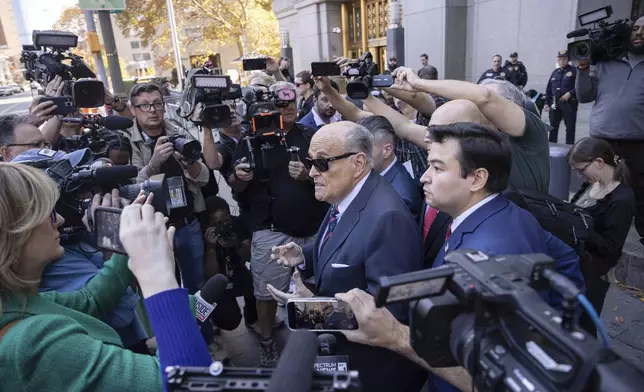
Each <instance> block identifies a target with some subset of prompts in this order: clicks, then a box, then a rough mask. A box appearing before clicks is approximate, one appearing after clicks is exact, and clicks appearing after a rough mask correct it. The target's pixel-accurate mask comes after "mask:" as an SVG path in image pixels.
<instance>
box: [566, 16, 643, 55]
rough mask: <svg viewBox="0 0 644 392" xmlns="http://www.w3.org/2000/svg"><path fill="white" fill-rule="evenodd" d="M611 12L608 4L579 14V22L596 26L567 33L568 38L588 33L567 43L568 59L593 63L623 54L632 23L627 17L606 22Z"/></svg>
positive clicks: (626, 46) (626, 48) (583, 24)
mask: <svg viewBox="0 0 644 392" xmlns="http://www.w3.org/2000/svg"><path fill="white" fill-rule="evenodd" d="M612 14H613V7H612V6H610V5H609V6H606V7H602V8H598V9H596V10H593V11H590V12H587V13H585V14H582V15H579V17H578V18H579V22H580V24H581V25H582V26H586V25H589V24H591V23H593V24H596V25H597V27H595V28H593V29H586V28H582V29H579V30H575V31H572V32H570V33H568V35H567V37H568V38H575V37H583V36H586V35H588V39H584V40H579V41H575V42H571V43H569V44H568V58H569V59H570V60H588V61H590V63H591V64H593V65H594V64H597V62H598V61H602V60H610V59H616V58H620V57H622V56H624V54H625V53H626V51H627V50H628V43H629V40H630V37H631V31H632V29H633V24H632V23H631V21H630V20H628V19H620V20H617V21H615V22H613V23H608V22H607V21H606V19H608V18H609V17H610V16H611V15H612Z"/></svg>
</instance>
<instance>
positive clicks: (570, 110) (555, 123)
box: [548, 101, 579, 144]
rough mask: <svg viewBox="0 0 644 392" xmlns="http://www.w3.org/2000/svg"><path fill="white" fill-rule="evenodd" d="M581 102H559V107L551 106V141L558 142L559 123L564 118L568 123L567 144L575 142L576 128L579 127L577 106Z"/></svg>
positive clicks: (565, 122)
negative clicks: (553, 107)
mask: <svg viewBox="0 0 644 392" xmlns="http://www.w3.org/2000/svg"><path fill="white" fill-rule="evenodd" d="M578 107H579V103H577V101H574V102H571V101H568V102H557V108H556V109H554V110H553V109H552V107H551V108H550V112H549V113H548V115H549V116H550V126H551V127H552V130H551V131H550V138H549V140H550V142H551V143H557V137H558V136H559V124H561V119H563V121H564V124H566V144H575V130H576V128H577V108H578Z"/></svg>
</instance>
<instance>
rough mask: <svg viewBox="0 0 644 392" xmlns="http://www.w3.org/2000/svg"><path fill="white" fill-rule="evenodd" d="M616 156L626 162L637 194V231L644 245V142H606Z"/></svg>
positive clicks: (634, 191)
mask: <svg viewBox="0 0 644 392" xmlns="http://www.w3.org/2000/svg"><path fill="white" fill-rule="evenodd" d="M606 141H607V142H609V143H610V144H611V146H613V150H614V151H615V154H617V155H619V156H620V158H623V159H624V160H625V161H626V166H628V169H629V171H630V172H631V182H630V186H631V188H633V193H635V229H636V230H637V233H638V234H639V236H640V242H641V243H642V244H644V140H606Z"/></svg>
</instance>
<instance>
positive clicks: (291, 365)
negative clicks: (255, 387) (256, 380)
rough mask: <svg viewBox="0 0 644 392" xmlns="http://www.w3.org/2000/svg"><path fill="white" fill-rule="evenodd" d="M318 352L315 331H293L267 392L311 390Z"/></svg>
mask: <svg viewBox="0 0 644 392" xmlns="http://www.w3.org/2000/svg"><path fill="white" fill-rule="evenodd" d="M317 353H318V339H317V337H316V336H315V334H314V333H313V332H310V331H296V332H292V333H291V336H290V337H289V339H288V342H287V343H286V347H284V352H282V355H281V358H280V361H279V363H278V364H277V367H276V368H275V372H273V376H272V377H271V382H270V383H269V384H268V388H266V392H302V391H310V390H311V383H312V381H313V372H312V371H311V369H313V364H314V363H315V356H316V355H317Z"/></svg>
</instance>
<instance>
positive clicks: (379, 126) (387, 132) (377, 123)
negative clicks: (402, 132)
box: [356, 116, 396, 145]
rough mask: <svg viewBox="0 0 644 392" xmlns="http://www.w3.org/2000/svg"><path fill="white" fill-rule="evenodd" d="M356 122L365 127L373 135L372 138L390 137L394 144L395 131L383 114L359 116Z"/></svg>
mask: <svg viewBox="0 0 644 392" xmlns="http://www.w3.org/2000/svg"><path fill="white" fill-rule="evenodd" d="M356 123H357V124H360V125H362V126H363V127H365V128H367V129H368V130H369V132H371V134H372V135H373V137H374V140H377V139H378V138H381V137H390V138H391V139H392V141H393V143H394V145H395V144H396V132H394V126H393V125H391V122H389V120H387V118H385V117H383V116H369V117H365V118H361V119H360V120H358V121H357V122H356Z"/></svg>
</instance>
